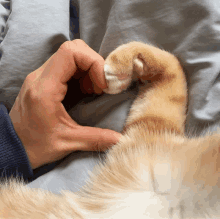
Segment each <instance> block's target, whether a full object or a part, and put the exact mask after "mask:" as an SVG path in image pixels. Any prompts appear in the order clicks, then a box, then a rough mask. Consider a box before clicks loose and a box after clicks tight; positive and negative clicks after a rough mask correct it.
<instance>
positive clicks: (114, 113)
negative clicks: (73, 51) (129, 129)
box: [0, 0, 220, 193]
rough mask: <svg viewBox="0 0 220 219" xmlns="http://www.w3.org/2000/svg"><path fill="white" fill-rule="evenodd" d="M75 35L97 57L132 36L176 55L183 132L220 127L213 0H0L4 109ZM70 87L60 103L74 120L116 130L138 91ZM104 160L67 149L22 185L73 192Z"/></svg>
mask: <svg viewBox="0 0 220 219" xmlns="http://www.w3.org/2000/svg"><path fill="white" fill-rule="evenodd" d="M77 38H80V39H83V40H84V41H85V42H86V43H87V44H88V45H89V46H90V47H91V48H93V49H94V50H95V51H96V52H98V53H99V54H101V55H102V56H103V57H104V58H106V56H107V55H108V54H109V53H110V52H111V51H112V50H113V49H115V48H116V47H117V46H119V45H121V44H123V43H127V42H130V41H134V40H136V41H142V42H145V43H151V44H153V45H156V46H158V47H160V48H163V49H165V50H168V51H170V52H172V53H174V54H176V55H177V56H178V58H179V60H180V61H181V62H182V65H183V67H184V69H185V73H186V77H187V82H188V87H189V91H188V94H189V105H188V112H187V119H186V133H187V134H189V135H190V134H191V135H203V134H205V133H206V132H207V131H215V130H216V129H217V127H218V126H219V123H220V121H219V119H220V76H219V72H220V52H219V50H220V2H219V0H212V1H209V0H184V1H182V0H164V1H160V0H132V1H128V0H118V1H114V0H108V1H101V0H88V1H85V0H78V1H77V0H71V1H69V0H53V1H52V0H32V1H30V0H0V101H1V102H3V103H4V105H5V106H6V107H7V109H8V110H10V109H11V107H12V105H13V103H14V101H15V98H16V96H17V94H18V92H19V90H20V88H21V85H22V83H23V81H24V79H25V77H26V75H27V74H29V73H30V72H32V71H33V70H35V69H37V68H38V67H39V66H41V65H42V64H43V63H44V62H45V61H46V60H47V59H48V58H49V57H50V56H51V55H52V54H53V53H54V52H55V51H56V50H57V49H58V48H59V46H60V45H61V44H62V43H63V42H65V41H67V40H73V39H77ZM75 83H76V82H75ZM75 85H76V86H77V84H75ZM71 87H74V82H73V84H70V86H69V90H68V94H67V97H66V98H65V101H64V106H65V107H66V109H67V111H68V113H69V114H70V115H71V117H72V118H73V119H74V120H75V121H77V122H78V123H79V124H81V125H89V126H95V127H101V128H109V129H113V130H115V131H118V132H120V131H121V130H122V127H123V124H124V122H125V119H126V116H127V113H128V111H129V107H130V106H131V104H132V101H133V100H134V98H135V95H136V93H137V91H138V86H137V84H133V86H132V87H131V88H130V89H129V90H128V91H127V92H124V93H122V94H118V95H107V94H106V95H102V96H97V95H87V96H85V95H82V96H81V97H80V99H78V100H75V99H74V100H73V99H72V96H71V92H73V90H71ZM103 158H104V153H100V152H81V151H76V152H73V153H72V154H70V155H69V156H67V157H66V158H64V159H63V160H61V161H58V162H56V163H53V164H50V165H45V166H43V167H41V168H38V169H36V170H35V171H34V178H33V181H32V182H30V183H29V184H28V185H27V186H29V187H32V188H43V189H46V190H50V191H52V192H55V193H59V192H60V191H61V190H63V189H64V190H71V191H74V192H75V191H78V190H79V189H80V188H81V187H82V186H83V185H84V184H85V183H86V181H87V180H88V177H89V172H90V171H92V170H93V168H94V166H95V165H96V164H97V162H98V161H99V160H100V159H103Z"/></svg>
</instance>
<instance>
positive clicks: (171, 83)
mask: <svg viewBox="0 0 220 219" xmlns="http://www.w3.org/2000/svg"><path fill="white" fill-rule="evenodd" d="M104 71H105V76H106V81H107V84H108V88H107V89H105V90H104V92H106V93H110V94H115V93H120V92H121V91H122V90H125V89H127V87H128V86H129V85H130V84H131V82H132V80H135V79H137V78H140V79H141V80H142V81H148V82H150V83H149V84H147V85H145V86H143V87H142V88H141V91H140V93H139V95H138V98H137V99H136V100H135V102H134V104H133V105H132V108H131V110H130V114H129V117H128V119H127V123H126V126H125V129H126V128H128V127H130V126H132V125H134V124H137V123H139V122H141V121H143V122H144V123H147V126H148V129H149V130H151V131H158V130H159V131H162V130H165V129H166V130H170V131H175V132H177V133H181V134H183V133H184V123H185V113H186V103H187V85H186V80H185V75H184V72H183V70H182V68H181V66H180V63H179V62H178V60H177V58H176V57H175V56H173V55H172V54H170V53H168V52H166V51H163V50H161V49H159V48H156V47H154V46H150V45H147V44H144V43H140V42H131V43H128V44H124V45H122V46H120V47H118V48H117V49H116V50H114V51H113V52H112V53H110V54H109V56H108V57H107V59H106V61H105V67H104Z"/></svg>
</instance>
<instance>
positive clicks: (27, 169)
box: [0, 104, 33, 181]
mask: <svg viewBox="0 0 220 219" xmlns="http://www.w3.org/2000/svg"><path fill="white" fill-rule="evenodd" d="M32 176H33V170H32V168H31V165H30V162H29V159H28V156H27V154H26V151H25V149H24V146H23V145H22V142H21V140H20V139H19V137H18V135H17V134H16V132H15V130H14V127H13V124H12V122H11V118H10V116H9V114H8V111H7V109H6V107H5V106H4V105H3V104H0V178H1V179H4V178H5V177H7V178H9V177H19V178H23V179H24V180H25V181H28V179H29V178H31V177H32ZM2 177H4V178H2Z"/></svg>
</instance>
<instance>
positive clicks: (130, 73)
mask: <svg viewBox="0 0 220 219" xmlns="http://www.w3.org/2000/svg"><path fill="white" fill-rule="evenodd" d="M104 73H105V79H106V82H107V86H108V88H106V89H104V90H103V91H104V92H105V93H108V94H118V93H120V92H122V91H124V90H126V89H127V88H128V87H129V86H130V84H131V82H132V81H133V80H136V79H137V78H138V77H139V76H141V75H143V62H142V60H141V59H139V58H138V57H134V56H133V55H132V53H130V52H129V46H128V45H126V44H125V45H122V46H120V47H118V48H117V49H116V50H114V51H113V52H112V53H110V55H109V56H108V57H107V59H106V60H105V65H104Z"/></svg>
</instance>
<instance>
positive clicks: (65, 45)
mask: <svg viewBox="0 0 220 219" xmlns="http://www.w3.org/2000/svg"><path fill="white" fill-rule="evenodd" d="M71 44H72V43H71V41H66V42H64V43H63V44H62V45H61V46H60V48H59V50H63V51H65V52H68V51H70V50H71Z"/></svg>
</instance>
